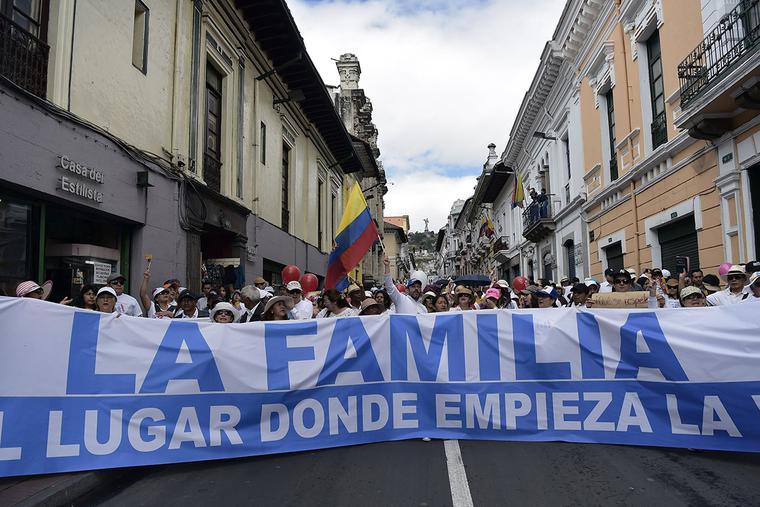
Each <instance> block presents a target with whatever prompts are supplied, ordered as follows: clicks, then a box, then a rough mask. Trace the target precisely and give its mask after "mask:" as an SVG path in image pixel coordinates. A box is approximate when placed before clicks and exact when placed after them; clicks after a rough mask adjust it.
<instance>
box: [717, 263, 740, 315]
mask: <svg viewBox="0 0 760 507" xmlns="http://www.w3.org/2000/svg"><path fill="white" fill-rule="evenodd" d="M726 280H728V288H726V290H722V291H720V292H716V293H714V294H710V295H709V296H707V304H708V305H710V306H723V305H733V304H736V303H741V302H742V300H744V299H745V296H744V294H745V292H744V284H745V283H746V282H747V273H745V272H744V269H742V267H741V266H739V265H736V264H734V265H733V266H731V267H730V268H729V270H728V273H726Z"/></svg>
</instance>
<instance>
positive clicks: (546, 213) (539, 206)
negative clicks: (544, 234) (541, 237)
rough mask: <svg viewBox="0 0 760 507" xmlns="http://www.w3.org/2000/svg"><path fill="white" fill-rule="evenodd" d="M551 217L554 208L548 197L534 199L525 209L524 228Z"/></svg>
mask: <svg viewBox="0 0 760 507" xmlns="http://www.w3.org/2000/svg"><path fill="white" fill-rule="evenodd" d="M545 218H548V219H551V218H552V209H551V202H549V199H548V198H547V199H546V200H544V201H533V202H532V203H530V206H528V207H527V208H525V211H523V230H528V229H530V228H531V227H533V226H534V225H535V224H536V223H538V221H539V220H541V219H545Z"/></svg>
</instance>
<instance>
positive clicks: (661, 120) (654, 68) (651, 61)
mask: <svg viewBox="0 0 760 507" xmlns="http://www.w3.org/2000/svg"><path fill="white" fill-rule="evenodd" d="M660 49H661V48H660V32H659V31H655V32H654V33H653V34H652V36H651V37H649V40H647V61H648V66H649V93H650V97H651V99H652V149H653V150H656V149H657V147H658V146H660V145H662V144H665V143H666V142H667V141H668V128H667V127H668V126H667V122H666V121H665V90H664V86H663V79H662V52H661V50H660Z"/></svg>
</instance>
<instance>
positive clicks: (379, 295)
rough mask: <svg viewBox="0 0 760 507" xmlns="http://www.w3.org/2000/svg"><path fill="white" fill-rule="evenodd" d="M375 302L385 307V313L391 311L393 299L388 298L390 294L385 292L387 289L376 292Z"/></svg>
mask: <svg viewBox="0 0 760 507" xmlns="http://www.w3.org/2000/svg"><path fill="white" fill-rule="evenodd" d="M375 301H377V302H378V303H380V304H381V305H383V308H384V310H383V313H388V312H390V311H391V304H392V303H391V298H390V296H388V293H387V292H385V289H380V290H379V291H377V292H375Z"/></svg>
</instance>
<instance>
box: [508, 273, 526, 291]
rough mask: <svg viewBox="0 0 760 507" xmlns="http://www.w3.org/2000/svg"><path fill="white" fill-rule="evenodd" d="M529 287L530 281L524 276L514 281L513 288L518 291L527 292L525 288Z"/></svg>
mask: <svg viewBox="0 0 760 507" xmlns="http://www.w3.org/2000/svg"><path fill="white" fill-rule="evenodd" d="M527 286H528V279H527V278H525V277H524V276H516V277H515V279H514V280H512V288H513V289H514V290H516V291H521V290H525V288H526V287H527Z"/></svg>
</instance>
